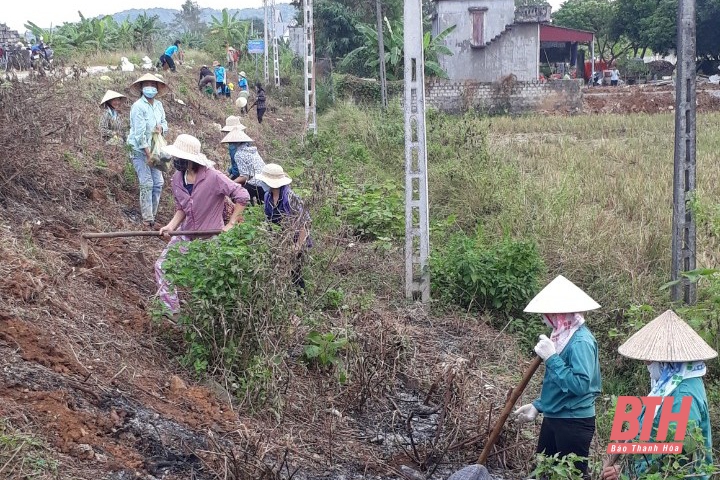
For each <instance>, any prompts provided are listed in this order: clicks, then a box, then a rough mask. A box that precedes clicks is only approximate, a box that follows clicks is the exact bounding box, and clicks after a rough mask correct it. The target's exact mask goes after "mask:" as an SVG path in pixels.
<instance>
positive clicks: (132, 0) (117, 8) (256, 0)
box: [0, 0, 563, 33]
mask: <svg viewBox="0 0 720 480" xmlns="http://www.w3.org/2000/svg"><path fill="white" fill-rule="evenodd" d="M183 1H184V0H122V1H117V0H109V1H98V0H65V1H63V0H34V1H33V2H31V4H30V5H32V8H25V6H24V5H23V4H22V3H21V2H17V1H15V2H11V1H6V2H5V4H6V5H10V6H9V7H6V8H3V9H2V10H1V12H0V22H4V23H7V24H8V26H9V27H10V28H12V29H14V30H18V31H19V32H20V33H22V32H24V31H25V28H24V27H23V25H24V24H25V22H26V21H27V20H31V21H32V22H34V23H36V24H38V25H40V26H41V27H49V26H50V25H61V24H63V23H65V22H76V21H78V20H79V19H80V17H79V16H78V14H77V12H78V10H80V11H81V12H82V14H83V15H84V16H86V17H95V16H98V15H107V14H113V13H117V12H121V11H123V10H128V9H131V8H143V7H145V8H147V7H148V5H152V6H153V7H156V8H174V9H178V10H179V9H180V5H182V3H183ZM276 1H277V2H278V3H287V1H285V0H276ZM288 1H289V0H288ZM562 2H563V0H550V4H551V5H552V6H553V10H554V11H555V10H557V9H558V7H559V5H560V4H561V3H562ZM198 5H200V6H201V7H209V8H217V9H218V10H220V9H222V8H226V7H227V8H256V7H259V6H261V5H262V0H235V1H231V0H198Z"/></svg>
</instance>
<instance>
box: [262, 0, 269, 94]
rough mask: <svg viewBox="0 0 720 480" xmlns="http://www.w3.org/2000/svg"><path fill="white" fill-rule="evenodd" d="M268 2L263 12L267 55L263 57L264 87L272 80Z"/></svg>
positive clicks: (265, 3)
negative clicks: (269, 56)
mask: <svg viewBox="0 0 720 480" xmlns="http://www.w3.org/2000/svg"><path fill="white" fill-rule="evenodd" d="M267 2H268V0H263V10H264V12H265V25H264V27H265V28H264V29H263V30H264V35H265V37H264V38H265V41H264V43H265V55H264V56H263V64H264V67H265V71H264V75H263V78H264V79H265V82H263V85H267V84H268V81H269V80H270V69H269V68H268V3H267Z"/></svg>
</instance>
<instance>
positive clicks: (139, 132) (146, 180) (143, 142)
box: [127, 73, 169, 228]
mask: <svg viewBox="0 0 720 480" xmlns="http://www.w3.org/2000/svg"><path fill="white" fill-rule="evenodd" d="M168 91H169V88H168V86H167V84H165V82H163V81H162V80H160V79H159V78H158V77H156V76H155V75H152V74H150V73H146V74H145V75H143V76H142V77H140V78H138V79H137V80H135V83H133V84H132V85H131V86H130V92H132V93H133V94H135V95H137V96H139V97H140V98H139V99H138V100H137V101H136V102H135V103H133V106H132V108H131V109H130V133H129V134H128V138H127V144H128V145H129V146H130V149H131V155H130V156H131V158H132V163H133V166H134V167H135V171H136V172H137V176H138V182H139V183H140V213H141V214H142V217H143V222H144V223H145V226H146V227H149V228H154V227H155V215H156V214H157V210H158V205H159V204H160V194H161V193H162V188H163V184H164V183H165V182H164V180H163V175H162V172H161V171H160V170H159V169H157V168H155V167H154V166H153V163H152V157H151V154H150V153H151V149H152V139H153V134H158V135H164V134H166V133H167V131H168V124H167V120H166V119H165V109H164V108H163V104H162V102H161V101H160V100H158V99H157V97H161V96H163V95H165V94H166V93H167V92H168Z"/></svg>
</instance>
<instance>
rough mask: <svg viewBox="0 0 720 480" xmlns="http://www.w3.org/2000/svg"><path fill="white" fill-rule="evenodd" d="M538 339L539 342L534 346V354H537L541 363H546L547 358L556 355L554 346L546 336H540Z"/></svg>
mask: <svg viewBox="0 0 720 480" xmlns="http://www.w3.org/2000/svg"><path fill="white" fill-rule="evenodd" d="M539 339H540V341H539V342H538V343H537V345H535V353H537V354H538V356H539V357H540V358H542V359H543V361H547V359H548V358H550V357H552V356H553V355H555V354H556V353H557V352H556V351H555V345H554V344H553V342H551V341H550V339H549V338H548V337H547V336H546V335H540V337H539Z"/></svg>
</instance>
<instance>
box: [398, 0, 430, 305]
mask: <svg viewBox="0 0 720 480" xmlns="http://www.w3.org/2000/svg"><path fill="white" fill-rule="evenodd" d="M403 23H404V43H405V57H404V61H405V72H404V74H405V102H404V104H403V107H404V109H405V295H406V296H407V298H408V300H421V301H422V302H423V303H425V302H427V301H429V300H430V272H429V271H428V257H429V254H430V224H429V220H428V189H427V151H426V148H425V147H426V145H425V60H424V58H425V57H424V55H423V28H422V4H421V0H405V7H404V18H403Z"/></svg>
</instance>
